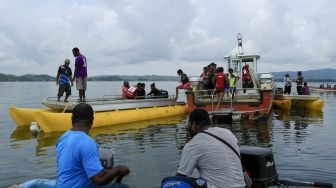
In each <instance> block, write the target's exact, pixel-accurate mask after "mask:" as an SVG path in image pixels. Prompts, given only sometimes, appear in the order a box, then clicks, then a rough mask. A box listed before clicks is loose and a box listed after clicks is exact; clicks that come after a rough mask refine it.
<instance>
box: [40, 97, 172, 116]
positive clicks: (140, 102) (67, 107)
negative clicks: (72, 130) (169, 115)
mask: <svg viewBox="0 0 336 188" xmlns="http://www.w3.org/2000/svg"><path fill="white" fill-rule="evenodd" d="M175 102H176V99H175V98H172V97H170V98H150V99H120V98H108V99H104V98H103V99H94V100H87V101H86V102H85V103H87V104H90V105H91V106H92V108H93V110H94V111H95V112H104V111H112V110H124V109H134V108H146V107H153V106H158V107H159V106H168V105H173V104H175ZM78 103H79V102H76V101H70V102H60V101H57V100H43V101H42V104H44V105H46V106H47V107H49V108H52V109H55V110H60V111H72V110H73V108H74V107H75V106H76V105H77V104H78Z"/></svg>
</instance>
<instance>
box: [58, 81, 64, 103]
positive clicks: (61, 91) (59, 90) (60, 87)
mask: <svg viewBox="0 0 336 188" xmlns="http://www.w3.org/2000/svg"><path fill="white" fill-rule="evenodd" d="M64 91H65V86H64V85H61V84H60V85H59V86H58V93H57V101H60V99H61V97H62V96H63V94H64Z"/></svg>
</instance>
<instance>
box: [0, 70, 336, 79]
mask: <svg viewBox="0 0 336 188" xmlns="http://www.w3.org/2000/svg"><path fill="white" fill-rule="evenodd" d="M272 74H273V75H274V78H275V80H276V81H282V80H283V77H284V75H285V74H289V75H290V77H291V78H292V79H295V78H296V75H297V71H282V72H272ZM302 74H303V77H304V79H305V80H307V81H330V82H332V81H336V69H318V70H309V71H302ZM178 79H179V78H178V77H177V76H159V75H143V76H130V75H101V76H91V77H89V78H88V80H89V81H124V80H127V81H178ZM16 81H17V82H35V81H36V82H42V81H55V77H53V76H50V75H46V74H26V75H22V76H15V75H12V74H2V73H0V82H16Z"/></svg>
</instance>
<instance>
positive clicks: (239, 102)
mask: <svg viewBox="0 0 336 188" xmlns="http://www.w3.org/2000/svg"><path fill="white" fill-rule="evenodd" d="M239 41H241V38H240V39H239V38H238V51H239V48H241V49H242V46H240V45H242V43H241V42H239ZM259 58H260V56H259V55H255V54H251V55H247V54H243V53H242V51H241V53H237V54H235V55H229V56H226V57H224V59H225V64H226V69H225V71H228V69H229V68H232V69H233V71H234V73H235V74H237V75H238V76H239V77H240V79H239V80H238V82H237V85H236V92H235V94H234V96H235V97H234V99H232V97H231V96H230V95H227V94H225V95H224V98H223V100H222V101H221V102H220V107H219V108H216V107H217V104H218V103H217V96H216V92H214V91H213V90H210V91H209V90H202V89H201V88H203V82H202V81H201V80H200V79H199V78H190V82H191V88H190V89H188V90H187V91H186V92H185V94H186V98H187V104H188V111H189V112H191V111H192V110H194V109H195V108H203V109H205V110H207V111H208V112H209V114H211V115H212V116H229V117H231V118H232V119H233V120H238V119H241V118H248V119H257V118H260V117H268V115H269V113H270V111H271V108H272V100H273V95H274V92H275V85H274V79H273V75H272V74H269V73H266V74H257V72H256V70H257V61H258V59H259ZM246 64H248V65H249V68H248V69H249V72H250V77H251V81H252V83H253V86H252V87H251V88H246V92H244V89H243V88H242V79H241V78H242V68H243V66H244V65H246Z"/></svg>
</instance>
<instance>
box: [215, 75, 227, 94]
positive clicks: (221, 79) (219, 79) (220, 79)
mask: <svg viewBox="0 0 336 188" xmlns="http://www.w3.org/2000/svg"><path fill="white" fill-rule="evenodd" d="M215 82H216V90H218V91H224V86H225V75H224V73H222V72H219V73H217V75H216V80H215Z"/></svg>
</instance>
